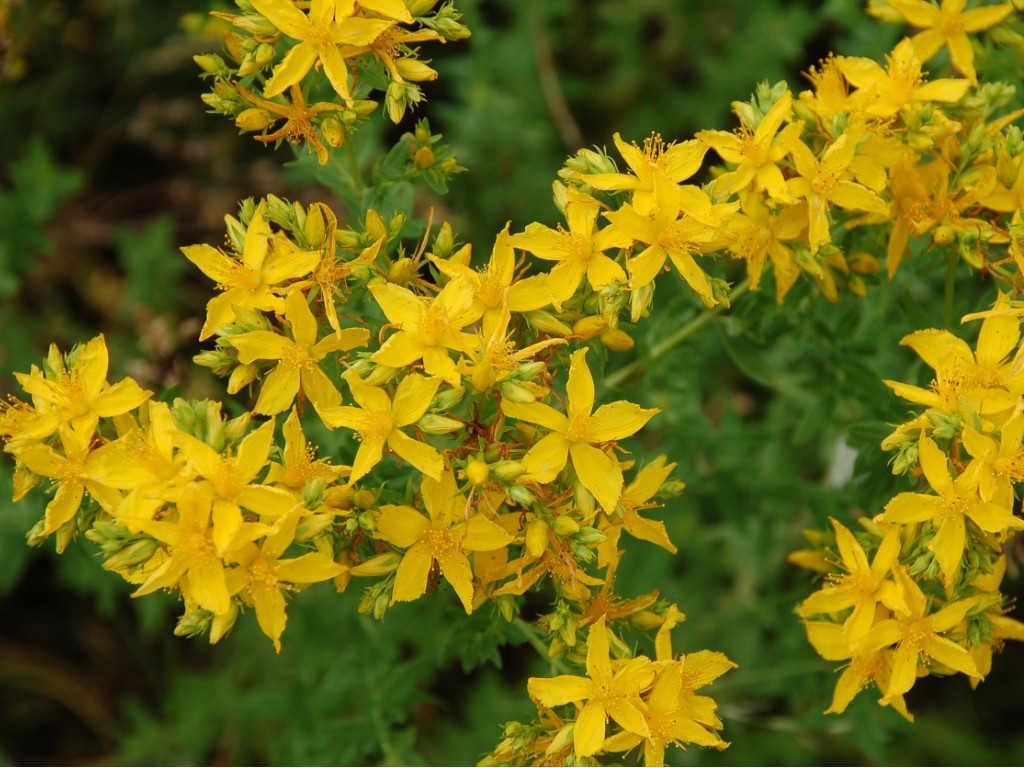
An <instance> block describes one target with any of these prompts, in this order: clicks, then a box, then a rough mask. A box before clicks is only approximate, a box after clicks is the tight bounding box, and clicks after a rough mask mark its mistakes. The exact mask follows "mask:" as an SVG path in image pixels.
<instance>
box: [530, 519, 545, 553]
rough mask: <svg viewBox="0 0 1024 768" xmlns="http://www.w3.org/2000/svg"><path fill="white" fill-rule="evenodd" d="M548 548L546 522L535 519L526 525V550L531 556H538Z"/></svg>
mask: <svg viewBox="0 0 1024 768" xmlns="http://www.w3.org/2000/svg"><path fill="white" fill-rule="evenodd" d="M547 548H548V524H547V523H545V522H544V521H543V520H539V519H535V520H532V521H530V524H529V525H528V526H526V551H527V552H529V553H530V556H531V557H540V556H541V555H543V554H544V552H545V550H546V549H547Z"/></svg>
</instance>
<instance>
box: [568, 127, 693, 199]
mask: <svg viewBox="0 0 1024 768" xmlns="http://www.w3.org/2000/svg"><path fill="white" fill-rule="evenodd" d="M613 140H614V141H615V146H616V147H617V148H618V150H619V154H620V155H622V159H623V160H625V161H626V165H628V166H629V170H630V171H632V173H628V174H627V173H593V174H585V175H583V176H581V177H580V180H581V181H583V182H584V183H585V184H589V185H590V186H592V187H593V188H594V189H602V190H627V191H629V192H631V193H632V197H631V199H630V202H631V203H632V205H633V207H634V208H635V209H636V210H637V211H638V212H639V213H640V214H641V215H644V216H646V215H647V214H648V213H650V211H651V209H652V208H653V207H654V180H655V179H656V178H657V177H658V176H662V177H665V178H667V179H668V180H669V181H671V182H672V183H673V184H679V183H680V182H682V181H685V180H686V179H688V178H690V177H691V176H693V174H695V173H696V172H697V171H699V170H700V166H701V163H702V162H703V161H704V155H705V154H707V151H708V145H707V144H705V143H704V142H703V141H698V140H696V139H691V140H690V141H684V142H681V143H679V144H677V143H675V142H672V143H671V144H668V145H666V144H665V142H664V141H663V140H662V138H661V136H659V135H658V134H654V135H652V136H651V137H650V138H649V139H645V140H644V146H643V149H641V148H640V147H638V146H637V145H636V144H635V143H632V144H626V143H625V142H624V141H623V140H622V139H621V138H620V137H619V134H617V133H616V134H615V135H614V136H613Z"/></svg>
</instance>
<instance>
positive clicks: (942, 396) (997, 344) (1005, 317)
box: [885, 294, 1024, 418]
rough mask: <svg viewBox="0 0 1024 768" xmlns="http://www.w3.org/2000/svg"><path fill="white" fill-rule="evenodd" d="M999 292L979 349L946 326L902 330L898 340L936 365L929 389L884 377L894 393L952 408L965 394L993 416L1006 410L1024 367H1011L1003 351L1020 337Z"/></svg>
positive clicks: (1020, 390)
mask: <svg viewBox="0 0 1024 768" xmlns="http://www.w3.org/2000/svg"><path fill="white" fill-rule="evenodd" d="M1009 306H1010V304H1009V300H1008V299H1007V297H1006V296H1004V295H1002V294H1000V296H999V299H998V300H997V302H996V305H995V309H994V312H996V313H997V314H991V315H989V316H987V317H986V318H985V320H984V322H983V323H982V324H981V333H980V335H979V336H978V344H977V352H974V351H972V350H971V348H970V346H968V344H967V342H965V341H964V340H963V339H960V338H958V337H956V336H954V335H953V334H952V333H950V332H949V331H945V330H936V329H934V328H929V329H926V330H922V331H915V332H914V333H911V334H909V335H907V336H904V337H903V339H902V340H901V341H900V344H901V345H904V346H908V347H910V348H911V349H913V350H914V351H915V352H916V353H917V354H918V355H919V356H920V357H921V359H922V360H924V361H925V363H927V364H928V365H929V366H930V367H931V368H932V369H933V370H934V371H935V379H934V380H933V381H932V383H931V387H930V388H929V389H923V388H922V387H916V386H913V385H911V384H903V383H901V382H898V381H889V380H885V384H887V385H888V386H889V387H890V388H891V389H892V390H893V391H894V392H895V393H896V394H897V395H899V396H900V397H902V398H904V399H905V400H910V401H911V402H913V403H918V404H919V405H924V406H926V407H928V408H938V409H939V410H941V411H943V412H945V413H948V414H954V413H956V412H957V411H958V410H959V402H958V399H959V398H960V397H961V396H965V397H966V398H967V399H968V402H969V403H970V405H971V407H973V408H974V409H975V410H977V411H978V412H979V413H981V414H983V415H985V416H987V417H989V418H991V417H992V416H993V414H999V413H1002V412H1008V411H1009V410H1010V409H1012V408H1014V407H1015V406H1016V405H1017V402H1018V400H1019V399H1020V396H1021V395H1022V394H1024V373H1015V372H1014V371H1013V365H1012V363H1011V362H1010V361H1009V360H1007V357H1008V356H1009V355H1010V353H1011V352H1013V350H1014V349H1016V347H1017V342H1018V340H1019V339H1020V320H1019V319H1018V318H1017V317H1015V316H1013V315H1009V314H1003V313H1002V312H1000V310H1005V309H1007V308H1009Z"/></svg>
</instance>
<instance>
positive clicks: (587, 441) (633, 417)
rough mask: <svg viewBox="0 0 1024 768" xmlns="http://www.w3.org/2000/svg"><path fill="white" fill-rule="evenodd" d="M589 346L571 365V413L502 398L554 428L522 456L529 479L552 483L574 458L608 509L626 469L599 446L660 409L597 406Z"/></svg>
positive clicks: (525, 416)
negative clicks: (587, 358) (598, 445)
mask: <svg viewBox="0 0 1024 768" xmlns="http://www.w3.org/2000/svg"><path fill="white" fill-rule="evenodd" d="M586 356H587V350H585V349H579V350H577V351H575V352H573V354H572V362H571V364H570V366H569V383H568V386H567V387H566V392H567V394H568V396H569V404H568V408H567V410H568V415H564V414H562V413H559V412H558V411H556V410H555V409H554V408H552V407H551V406H550V405H545V404H543V403H513V402H511V401H509V400H505V401H503V402H502V410H503V411H504V412H505V414H506V415H507V416H511V417H512V418H514V419H518V420H520V421H527V422H530V423H531V424H539V425H541V426H543V427H546V428H547V429H549V430H550V433H549V434H548V435H546V436H545V437H543V438H542V439H541V440H540V442H538V443H537V444H536V445H535V446H533V447H532V448H531V449H530V450H529V451H528V452H527V454H526V456H524V457H523V462H524V463H525V464H526V467H527V469H528V470H529V472H530V477H531V478H532V479H533V480H535V481H536V482H538V483H549V482H551V481H552V480H554V479H555V476H556V475H558V473H559V472H561V471H562V469H563V468H564V467H565V465H566V463H567V462H568V460H569V457H570V456H571V457H572V465H573V469H575V470H576V476H577V477H578V478H579V481H580V483H582V484H583V487H584V488H586V489H587V490H588V491H590V492H591V493H592V494H594V498H595V499H597V502H598V503H599V504H600V505H601V506H602V507H603V508H604V510H605V511H606V512H611V511H612V510H614V509H615V505H616V504H618V501H619V496H620V495H621V493H622V470H621V469H620V468H619V464H618V462H617V461H615V459H613V458H611V457H610V456H608V454H607V453H605V452H604V451H602V450H601V449H600V448H598V447H596V444H599V443H606V442H610V441H613V440H619V439H621V438H623V437H628V436H629V435H632V434H633V433H634V432H636V431H637V430H638V429H640V428H641V427H642V426H643V425H644V424H646V423H647V422H648V421H649V420H650V419H651V417H652V416H654V414H656V413H659V410H658V409H657V408H650V409H644V408H641V407H640V406H638V405H634V404H633V403H628V402H626V401H625V400H618V401H616V402H614V403H609V404H607V405H602V406H601V407H600V408H598V409H597V410H596V411H594V410H593V408H594V378H593V376H591V374H590V369H589V368H588V367H587V361H586Z"/></svg>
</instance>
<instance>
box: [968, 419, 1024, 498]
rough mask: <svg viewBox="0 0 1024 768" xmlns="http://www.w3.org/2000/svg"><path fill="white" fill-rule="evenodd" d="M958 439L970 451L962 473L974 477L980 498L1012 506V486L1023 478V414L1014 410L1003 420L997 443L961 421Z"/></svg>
mask: <svg viewBox="0 0 1024 768" xmlns="http://www.w3.org/2000/svg"><path fill="white" fill-rule="evenodd" d="M961 439H962V440H963V445H964V448H966V449H967V453H969V454H970V455H971V463H970V465H968V466H969V469H967V470H965V471H964V474H972V473H973V474H974V476H976V477H977V478H978V491H979V492H980V493H981V498H982V499H983V500H984V501H994V502H995V503H996V504H998V505H999V506H1001V507H1003V508H1006V509H1009V508H1012V507H1013V486H1014V484H1015V483H1019V482H1021V481H1022V480H1024V415H1021V414H1017V415H1016V416H1014V417H1013V418H1012V419H1010V420H1009V421H1007V422H1006V423H1005V424H1003V426H1002V430H1001V433H1000V435H999V442H998V443H997V442H996V441H995V439H994V438H992V437H990V436H989V435H985V434H982V433H981V432H979V431H978V430H976V429H975V428H974V427H972V426H971V425H970V424H965V425H964V431H963V433H962V434H961Z"/></svg>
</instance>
